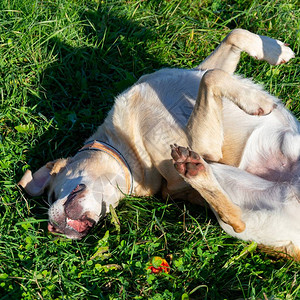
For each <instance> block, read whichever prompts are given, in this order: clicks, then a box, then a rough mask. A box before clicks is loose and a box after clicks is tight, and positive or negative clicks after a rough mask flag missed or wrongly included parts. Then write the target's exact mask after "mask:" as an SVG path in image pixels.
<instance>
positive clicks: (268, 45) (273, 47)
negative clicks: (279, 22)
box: [254, 36, 295, 65]
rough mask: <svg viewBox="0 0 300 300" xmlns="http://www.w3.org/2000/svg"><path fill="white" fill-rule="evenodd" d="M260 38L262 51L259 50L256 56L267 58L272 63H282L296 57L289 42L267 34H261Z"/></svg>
mask: <svg viewBox="0 0 300 300" xmlns="http://www.w3.org/2000/svg"><path fill="white" fill-rule="evenodd" d="M260 39H261V41H262V49H261V50H262V51H257V55H254V56H255V58H257V59H262V60H265V61H267V62H268V63H269V64H271V65H280V64H284V63H286V62H288V61H289V60H290V59H292V58H294V57H295V53H294V52H293V50H292V49H291V48H290V47H288V45H287V44H284V43H283V42H281V41H279V40H274V39H272V38H269V37H266V36H260Z"/></svg>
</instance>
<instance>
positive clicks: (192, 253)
mask: <svg viewBox="0 0 300 300" xmlns="http://www.w3.org/2000/svg"><path fill="white" fill-rule="evenodd" d="M299 20H300V11H299V3H298V1H297V0H287V1H283V0H282V1H250V0H238V1H221V0H214V1H209V0H204V1H194V0H193V1H192V0H181V1H178V0H174V1H163V0H160V1H159V0H149V1H142V0H140V1H138V0H131V1H105V0H104V1H100V0H94V1H93V0H89V1H87V0H76V1H75V0H73V1H72V0H56V1H50V0H40V1H34V0H3V1H1V3H0V106H1V110H0V130H1V140H0V149H1V150H0V189H1V195H0V197H1V202H0V298H1V299H157V300H158V299H188V297H190V299H238V298H242V299H244V298H250V299H259V298H261V299H267V298H268V299H300V285H299V282H300V279H299V276H300V274H299V264H298V263H295V262H293V261H286V260H278V259H275V258H273V257H270V256H268V255H267V254H264V253H262V252H260V251H259V250H256V251H254V252H252V253H249V254H248V255H247V256H243V257H240V258H239V254H240V253H241V251H242V250H243V249H244V248H245V247H247V245H248V244H247V243H245V242H242V241H238V240H236V239H233V238H231V237H230V236H228V235H226V234H225V233H224V232H223V231H222V230H221V229H220V227H219V226H218V223H217V222H216V220H215V218H214V216H213V214H212V213H211V212H209V211H206V210H204V209H203V208H201V207H195V206H192V205H190V204H188V203H184V202H176V203H174V202H173V201H171V200H168V201H163V200H161V199H160V198H159V197H157V198H141V199H139V198H127V199H125V200H124V201H122V203H121V205H120V206H119V207H118V209H117V210H116V212H117V215H118V218H119V220H120V222H121V228H120V233H119V230H118V228H117V227H115V226H114V225H113V224H114V223H113V220H112V219H111V216H110V215H109V216H108V217H107V218H106V219H105V220H104V221H103V222H102V223H100V224H99V225H98V226H97V227H96V228H95V229H93V231H92V232H91V234H90V235H89V236H88V237H86V238H84V239H83V240H82V241H73V242H72V241H70V240H67V239H57V238H55V237H54V236H52V235H49V234H48V233H47V222H46V219H47V214H46V213H47V210H46V208H47V204H45V199H43V198H41V197H40V198H35V199H33V198H30V197H29V196H28V195H25V194H24V193H23V192H22V191H21V190H20V188H18V187H17V184H16V183H17V182H18V180H19V179H20V177H21V176H22V174H23V172H24V170H26V169H27V168H31V169H32V170H36V169H37V168H39V167H40V166H42V165H43V164H44V163H46V162H47V161H49V160H52V159H54V158H59V157H66V156H69V155H73V154H74V153H75V152H76V150H77V149H78V148H79V147H80V146H81V145H82V143H83V141H84V140H85V138H87V137H88V136H89V135H90V134H91V133H92V132H93V131H94V130H95V129H96V127H97V126H98V125H99V124H101V122H102V121H103V119H104V117H105V115H106V113H107V111H108V110H109V109H110V107H111V106H112V104H113V98H114V96H116V95H117V94H118V93H120V92H121V91H122V90H124V89H125V88H127V87H128V86H130V85H131V84H133V83H134V82H135V81H136V80H137V78H139V77H140V76H141V75H142V74H145V73H150V72H152V71H154V70H156V69H159V68H162V67H188V68H189V67H193V66H196V65H197V64H198V63H199V62H200V61H201V60H203V59H204V58H205V57H206V56H207V55H208V54H209V53H210V52H211V51H212V50H213V49H214V48H215V47H216V46H217V44H218V43H219V41H220V40H221V39H222V38H223V37H224V36H225V35H226V34H227V33H228V32H229V31H230V30H231V29H233V28H236V27H243V28H245V29H248V30H251V31H253V32H257V33H260V34H264V35H268V36H271V37H276V38H279V39H281V40H283V41H285V42H287V43H289V44H290V46H291V48H292V49H293V50H294V51H295V52H296V53H299V44H300V43H299V42H300V30H299V29H300V21H299ZM238 72H239V73H240V74H244V75H245V76H246V77H253V78H254V80H255V81H256V82H259V83H263V84H264V85H265V87H266V89H267V90H269V91H270V92H271V93H273V94H275V95H276V96H278V97H279V98H281V99H283V100H284V101H285V103H286V105H287V107H288V108H289V109H291V110H292V111H293V112H294V114H295V115H296V116H297V117H298V118H299V117H300V102H299V98H300V97H299V96H300V95H299V75H300V74H299V58H296V59H294V60H293V61H292V62H290V63H288V64H287V65H281V66H277V67H271V66H269V65H268V64H266V63H263V62H257V61H254V60H253V59H250V58H248V57H246V56H243V58H242V61H241V64H240V67H239V69H238ZM105 233H107V234H106V235H105ZM101 247H109V251H108V252H105V253H102V254H99V252H101V251H98V254H99V255H98V256H97V257H95V258H93V259H91V258H92V257H93V256H94V254H95V253H96V252H97V250H99V249H100V250H101ZM103 249H105V248H103ZM103 249H102V250H103ZM106 249H107V248H106ZM154 255H159V256H162V257H166V258H167V259H168V260H169V262H170V264H171V272H170V274H163V275H158V276H156V275H153V274H150V273H149V271H147V270H146V266H147V263H148V261H149V259H150V258H151V257H152V256H154ZM232 258H238V259H236V260H234V263H232V264H230V265H229V266H226V263H227V262H230V260H231V259H232ZM227 265H228V264H227Z"/></svg>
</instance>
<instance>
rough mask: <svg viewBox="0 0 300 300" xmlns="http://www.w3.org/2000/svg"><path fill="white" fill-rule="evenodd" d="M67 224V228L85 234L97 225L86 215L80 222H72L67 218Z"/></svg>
mask: <svg viewBox="0 0 300 300" xmlns="http://www.w3.org/2000/svg"><path fill="white" fill-rule="evenodd" d="M66 224H67V226H69V227H71V228H73V229H74V230H75V231H77V232H79V233H84V232H88V231H89V230H90V229H91V228H92V227H93V226H94V225H95V221H94V220H92V219H90V218H88V217H87V216H85V215H84V216H83V217H82V218H80V219H78V220H72V219H70V218H68V217H67V218H66Z"/></svg>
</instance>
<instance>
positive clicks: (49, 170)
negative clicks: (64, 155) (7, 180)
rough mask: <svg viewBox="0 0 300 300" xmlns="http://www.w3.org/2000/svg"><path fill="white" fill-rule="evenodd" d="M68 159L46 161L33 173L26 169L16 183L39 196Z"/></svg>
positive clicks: (31, 193) (29, 192)
mask: <svg viewBox="0 0 300 300" xmlns="http://www.w3.org/2000/svg"><path fill="white" fill-rule="evenodd" d="M67 162H68V159H58V160H56V161H51V162H48V163H47V164H46V165H45V166H43V167H41V168H40V169H39V170H38V171H36V172H35V173H34V174H32V172H31V171H30V170H27V171H26V172H25V173H24V175H23V177H22V178H21V180H20V181H19V182H18V185H20V186H21V187H23V188H24V189H25V191H26V192H27V193H28V194H29V195H31V196H40V195H41V194H43V192H44V190H45V188H46V187H47V186H48V185H49V183H50V181H51V178H52V177H53V176H55V175H56V174H57V173H59V172H60V170H61V169H62V168H64V167H65V166H66V165H67Z"/></svg>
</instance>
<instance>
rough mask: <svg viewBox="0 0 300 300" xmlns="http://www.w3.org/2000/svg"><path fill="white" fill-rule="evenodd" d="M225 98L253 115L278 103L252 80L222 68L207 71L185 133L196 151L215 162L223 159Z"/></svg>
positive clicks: (265, 111)
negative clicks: (241, 77)
mask: <svg viewBox="0 0 300 300" xmlns="http://www.w3.org/2000/svg"><path fill="white" fill-rule="evenodd" d="M224 97H226V98H227V99H229V100H231V101H232V102H233V103H235V104H236V105H237V106H239V107H240V108H241V109H242V110H244V111H245V112H246V113H248V114H250V115H266V114H269V113H270V112H271V111H272V110H273V109H274V107H275V106H276V104H274V101H273V100H274V98H273V97H272V96H271V95H269V94H268V93H266V92H264V91H262V90H261V89H260V88H259V87H258V86H257V85H254V84H253V83H252V82H251V81H249V80H245V79H240V78H238V77H235V76H232V75H230V74H228V73H227V72H224V71H223V70H218V69H216V70H209V71H207V72H206V73H205V74H204V75H203V77H202V80H201V82H200V86H199V92H198V96H197V100H196V104H195V106H194V109H193V112H192V114H191V116H190V118H189V121H188V124H187V128H186V134H187V136H188V140H189V146H190V147H191V148H192V149H194V151H196V152H197V153H199V154H200V155H201V156H203V157H204V159H207V160H210V161H215V162H217V161H219V160H220V159H221V158H222V145H223V115H222V111H223V103H222V99H223V98H224ZM245 134H247V133H245ZM225 163H226V162H225Z"/></svg>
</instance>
